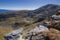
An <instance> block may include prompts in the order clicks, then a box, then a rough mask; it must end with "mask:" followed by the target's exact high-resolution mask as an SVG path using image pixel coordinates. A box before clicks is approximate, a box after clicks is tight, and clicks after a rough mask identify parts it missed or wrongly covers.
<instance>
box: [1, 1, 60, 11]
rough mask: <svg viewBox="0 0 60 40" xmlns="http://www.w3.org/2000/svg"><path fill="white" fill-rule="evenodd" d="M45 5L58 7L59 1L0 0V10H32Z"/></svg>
mask: <svg viewBox="0 0 60 40" xmlns="http://www.w3.org/2000/svg"><path fill="white" fill-rule="evenodd" d="M47 4H58V5H60V0H0V9H7V10H34V9H37V8H39V7H41V6H44V5H47Z"/></svg>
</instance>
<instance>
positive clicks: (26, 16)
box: [0, 4, 60, 40]
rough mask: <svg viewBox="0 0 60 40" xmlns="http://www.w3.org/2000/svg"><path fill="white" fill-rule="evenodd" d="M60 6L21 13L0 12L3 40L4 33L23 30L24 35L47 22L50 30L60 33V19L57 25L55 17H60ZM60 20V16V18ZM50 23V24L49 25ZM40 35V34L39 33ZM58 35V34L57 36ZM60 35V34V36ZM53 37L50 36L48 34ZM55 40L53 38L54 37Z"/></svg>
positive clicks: (53, 5)
mask: <svg viewBox="0 0 60 40" xmlns="http://www.w3.org/2000/svg"><path fill="white" fill-rule="evenodd" d="M59 11H60V5H55V4H48V5H45V6H42V7H39V8H37V9H35V10H19V11H7V10H6V11H4V10H1V11H0V32H1V33H2V34H3V35H1V38H2V40H4V39H3V36H5V34H4V32H5V33H6V34H8V33H9V32H11V31H12V30H17V29H19V28H23V29H24V31H23V34H24V33H25V32H28V31H29V30H33V29H34V28H35V27H36V26H37V25H40V24H41V25H43V23H44V22H47V21H48V22H47V23H48V24H49V25H46V27H47V26H48V27H47V28H48V29H49V28H51V29H49V32H47V34H48V33H50V30H53V29H54V30H55V29H56V30H58V31H60V27H59V26H60V19H59V20H58V22H57V23H55V21H57V18H54V16H53V15H58V16H59V15H60V12H59ZM52 16H53V18H52ZM59 18H60V16H59ZM49 22H50V23H49ZM37 34H38V33H37ZM55 35H56V34H55ZM59 35H60V34H59ZM48 36H49V37H51V35H50V34H48ZM1 38H0V40H1ZM52 38H53V37H52Z"/></svg>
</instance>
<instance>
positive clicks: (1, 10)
mask: <svg viewBox="0 0 60 40" xmlns="http://www.w3.org/2000/svg"><path fill="white" fill-rule="evenodd" d="M12 11H14V10H5V9H0V13H2V12H12Z"/></svg>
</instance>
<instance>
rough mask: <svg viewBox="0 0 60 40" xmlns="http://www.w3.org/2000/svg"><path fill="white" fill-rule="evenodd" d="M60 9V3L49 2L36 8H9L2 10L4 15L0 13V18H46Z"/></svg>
mask: <svg viewBox="0 0 60 40" xmlns="http://www.w3.org/2000/svg"><path fill="white" fill-rule="evenodd" d="M59 9H60V5H55V4H48V5H45V6H42V7H40V8H38V9H35V10H21V11H14V12H13V11H12V12H7V11H9V10H2V11H1V12H4V13H3V15H2V14H0V18H9V17H16V16H17V17H19V16H20V17H31V18H41V17H43V18H45V17H50V16H51V15H53V14H56V12H57V10H59Z"/></svg>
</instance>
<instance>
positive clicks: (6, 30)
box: [0, 27, 12, 40]
mask: <svg viewBox="0 0 60 40" xmlns="http://www.w3.org/2000/svg"><path fill="white" fill-rule="evenodd" d="M11 31H12V28H4V27H0V40H4V35H6V34H8V33H9V32H11Z"/></svg>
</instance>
